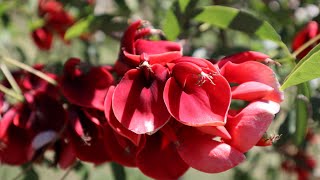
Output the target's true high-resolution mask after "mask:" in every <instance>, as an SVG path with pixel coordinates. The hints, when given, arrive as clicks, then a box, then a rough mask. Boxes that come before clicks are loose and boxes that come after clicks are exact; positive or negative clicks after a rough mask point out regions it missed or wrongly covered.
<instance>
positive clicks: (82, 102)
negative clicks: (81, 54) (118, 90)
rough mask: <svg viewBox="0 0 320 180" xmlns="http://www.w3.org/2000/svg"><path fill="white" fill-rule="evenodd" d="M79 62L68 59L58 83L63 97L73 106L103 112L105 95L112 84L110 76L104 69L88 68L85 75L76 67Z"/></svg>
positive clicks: (74, 59)
mask: <svg viewBox="0 0 320 180" xmlns="http://www.w3.org/2000/svg"><path fill="white" fill-rule="evenodd" d="M79 65H80V60H79V59H76V58H71V59H69V60H68V61H67V62H66V64H65V67H64V74H63V76H62V78H61V80H60V81H59V85H60V88H61V90H62V93H63V95H64V96H65V97H66V98H67V99H68V101H70V102H71V103H73V104H76V105H79V106H82V107H88V108H96V109H99V110H103V109H104V107H103V103H104V98H105V95H106V93H107V91H108V88H109V86H111V85H112V84H113V77H112V75H111V74H110V73H109V72H108V71H107V70H106V69H105V68H104V67H93V68H90V69H89V71H88V72H87V73H85V72H83V71H81V70H80V69H78V68H77V67H78V66H79Z"/></svg>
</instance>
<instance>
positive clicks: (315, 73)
mask: <svg viewBox="0 0 320 180" xmlns="http://www.w3.org/2000/svg"><path fill="white" fill-rule="evenodd" d="M319 69H320V44H319V45H317V46H316V47H315V48H313V49H312V50H311V51H310V52H309V53H308V54H307V55H306V56H305V57H304V58H303V59H301V60H300V61H299V63H298V64H297V65H296V66H295V68H294V69H293V70H292V71H291V73H290V74H289V75H288V76H287V78H286V80H285V81H284V83H283V84H282V86H281V89H286V88H288V87H290V86H294V85H297V84H300V83H303V82H306V81H309V80H311V79H315V78H318V77H320V71H319Z"/></svg>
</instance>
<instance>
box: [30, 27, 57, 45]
mask: <svg viewBox="0 0 320 180" xmlns="http://www.w3.org/2000/svg"><path fill="white" fill-rule="evenodd" d="M32 38H33V41H34V42H35V44H36V45H37V46H38V48H39V49H42V50H49V49H50V48H51V45H52V39H53V35H52V33H51V32H50V31H48V30H47V28H39V29H36V30H34V31H33V32H32Z"/></svg>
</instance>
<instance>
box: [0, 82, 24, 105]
mask: <svg viewBox="0 0 320 180" xmlns="http://www.w3.org/2000/svg"><path fill="white" fill-rule="evenodd" d="M0 91H2V92H3V93H5V94H7V95H9V96H11V97H13V98H15V99H17V100H18V101H23V100H24V98H23V96H22V95H21V94H17V93H15V92H14V91H12V90H10V89H8V88H7V87H5V86H4V85H2V84H0Z"/></svg>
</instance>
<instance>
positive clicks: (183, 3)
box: [178, 0, 190, 13]
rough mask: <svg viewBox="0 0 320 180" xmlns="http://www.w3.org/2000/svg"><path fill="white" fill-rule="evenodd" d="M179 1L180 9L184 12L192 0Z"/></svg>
mask: <svg viewBox="0 0 320 180" xmlns="http://www.w3.org/2000/svg"><path fill="white" fill-rule="evenodd" d="M178 2H179V7H180V11H181V12H182V13H184V12H185V10H186V8H187V6H188V4H189V2H190V0H179V1H178Z"/></svg>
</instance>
